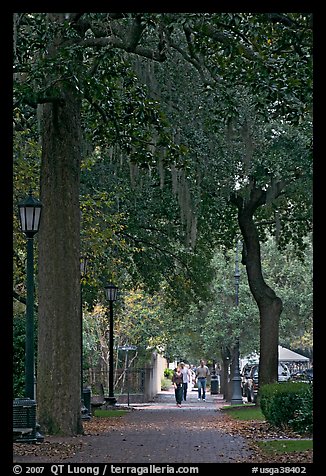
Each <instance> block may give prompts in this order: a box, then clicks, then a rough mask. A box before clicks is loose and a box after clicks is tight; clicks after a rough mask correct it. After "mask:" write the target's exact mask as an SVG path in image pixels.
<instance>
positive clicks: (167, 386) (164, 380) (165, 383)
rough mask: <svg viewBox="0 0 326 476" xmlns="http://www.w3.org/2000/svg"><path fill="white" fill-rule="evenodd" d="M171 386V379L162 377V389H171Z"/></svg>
mask: <svg viewBox="0 0 326 476" xmlns="http://www.w3.org/2000/svg"><path fill="white" fill-rule="evenodd" d="M170 388H171V379H168V378H162V379H161V390H169V389H170Z"/></svg>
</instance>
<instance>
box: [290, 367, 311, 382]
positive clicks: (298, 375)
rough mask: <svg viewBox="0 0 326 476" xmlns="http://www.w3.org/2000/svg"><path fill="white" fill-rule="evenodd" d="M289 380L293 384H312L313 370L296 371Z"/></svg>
mask: <svg viewBox="0 0 326 476" xmlns="http://www.w3.org/2000/svg"><path fill="white" fill-rule="evenodd" d="M291 380H293V381H294V382H308V383H312V382H313V380H314V373H313V368H312V367H311V368H309V369H304V370H298V371H297V372H295V373H294V374H292V375H291Z"/></svg>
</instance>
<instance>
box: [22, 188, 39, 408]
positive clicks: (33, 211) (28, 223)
mask: <svg viewBox="0 0 326 476" xmlns="http://www.w3.org/2000/svg"><path fill="white" fill-rule="evenodd" d="M18 209H19V219H20V226H21V230H22V232H23V233H25V235H26V238H27V267H26V275H27V277H26V287H27V298H26V342H25V396H26V398H30V399H31V400H34V253H33V240H34V235H35V234H36V233H37V232H38V230H39V226H40V218H41V211H42V204H41V202H40V201H39V200H37V199H36V198H34V197H33V195H32V191H31V190H30V192H29V196H28V197H27V198H26V199H25V200H23V201H21V202H20V203H19V204H18Z"/></svg>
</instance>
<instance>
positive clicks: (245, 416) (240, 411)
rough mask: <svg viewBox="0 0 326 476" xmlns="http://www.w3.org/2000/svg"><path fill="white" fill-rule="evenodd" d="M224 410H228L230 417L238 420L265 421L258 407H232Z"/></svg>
mask: <svg viewBox="0 0 326 476" xmlns="http://www.w3.org/2000/svg"><path fill="white" fill-rule="evenodd" d="M223 410H227V413H228V415H230V416H232V417H233V418H236V419H237V420H265V417H264V415H263V413H262V411H261V409H260V407H257V406H256V405H246V406H243V405H232V406H227V407H223Z"/></svg>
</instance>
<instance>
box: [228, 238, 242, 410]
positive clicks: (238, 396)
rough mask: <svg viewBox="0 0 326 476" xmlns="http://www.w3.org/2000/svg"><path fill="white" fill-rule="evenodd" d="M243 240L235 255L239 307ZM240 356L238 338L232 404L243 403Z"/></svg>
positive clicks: (236, 291)
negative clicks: (240, 259) (240, 256)
mask: <svg viewBox="0 0 326 476" xmlns="http://www.w3.org/2000/svg"><path fill="white" fill-rule="evenodd" d="M240 243H241V241H240V240H238V241H237V249H236V257H235V271H234V280H235V304H236V306H237V307H238V305H239V282H240V271H239V245H240ZM239 358H240V346H239V338H237V341H236V346H235V358H234V371H233V378H232V399H231V405H242V404H243V400H242V392H241V376H240V369H239Z"/></svg>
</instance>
